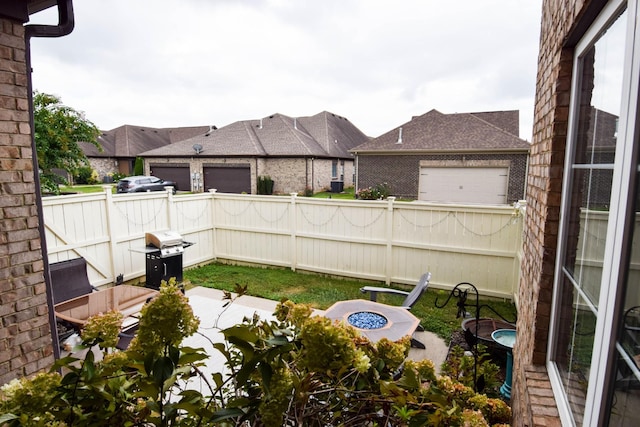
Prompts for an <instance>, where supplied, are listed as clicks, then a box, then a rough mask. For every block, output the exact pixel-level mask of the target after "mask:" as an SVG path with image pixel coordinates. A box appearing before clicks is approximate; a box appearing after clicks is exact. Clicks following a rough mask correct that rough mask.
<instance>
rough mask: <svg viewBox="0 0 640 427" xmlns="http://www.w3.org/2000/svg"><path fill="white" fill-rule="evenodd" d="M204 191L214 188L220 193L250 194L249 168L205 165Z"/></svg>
mask: <svg viewBox="0 0 640 427" xmlns="http://www.w3.org/2000/svg"><path fill="white" fill-rule="evenodd" d="M203 172H204V186H205V191H208V190H210V189H212V188H215V189H216V190H217V191H218V192H220V193H248V194H251V168H249V167H215V166H214V167H205V168H204V169H203Z"/></svg>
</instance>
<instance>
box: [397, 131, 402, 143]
mask: <svg viewBox="0 0 640 427" xmlns="http://www.w3.org/2000/svg"><path fill="white" fill-rule="evenodd" d="M396 144H402V128H400V129H399V130H398V141H397V142H396Z"/></svg>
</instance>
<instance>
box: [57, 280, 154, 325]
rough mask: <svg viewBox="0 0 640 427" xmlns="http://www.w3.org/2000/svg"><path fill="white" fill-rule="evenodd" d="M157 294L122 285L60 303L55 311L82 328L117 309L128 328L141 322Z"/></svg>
mask: <svg viewBox="0 0 640 427" xmlns="http://www.w3.org/2000/svg"><path fill="white" fill-rule="evenodd" d="M156 295H158V291H156V290H154V289H149V288H143V287H141V286H130V285H119V286H113V287H111V288H107V289H103V290H100V291H98V292H92V293H90V294H86V295H81V296H79V297H76V298H73V299H70V300H67V301H64V302H61V303H58V304H56V305H55V306H54V309H55V313H56V317H58V318H59V319H62V320H66V321H68V322H70V323H72V324H73V325H75V326H76V327H77V328H79V329H81V328H82V327H83V326H84V325H85V324H86V323H87V320H88V319H89V317H91V316H93V315H96V314H100V313H106V312H108V311H111V310H117V311H120V312H121V313H122V315H123V321H122V329H127V328H129V327H131V326H133V325H135V324H136V323H138V318H139V314H140V310H141V309H142V306H143V305H144V304H145V303H146V302H147V300H148V299H149V298H153V297H154V296H156Z"/></svg>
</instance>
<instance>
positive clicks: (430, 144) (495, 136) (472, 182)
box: [351, 110, 529, 204]
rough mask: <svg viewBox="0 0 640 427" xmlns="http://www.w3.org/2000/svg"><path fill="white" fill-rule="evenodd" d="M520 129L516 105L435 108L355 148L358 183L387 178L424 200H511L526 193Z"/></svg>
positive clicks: (400, 192) (400, 191)
mask: <svg viewBox="0 0 640 427" xmlns="http://www.w3.org/2000/svg"><path fill="white" fill-rule="evenodd" d="M518 134H519V111H517V110H510V111H492V112H482V113H455V114H444V113H441V112H439V111H437V110H431V111H429V112H427V113H425V114H423V115H421V116H416V117H413V118H412V119H411V120H410V121H409V122H406V123H404V124H402V125H401V126H399V127H396V128H394V129H392V130H390V131H388V132H386V133H384V134H383V135H380V136H379V137H377V138H373V139H372V140H370V141H367V142H365V143H363V144H361V145H359V146H357V147H355V148H354V149H352V150H351V152H352V153H354V154H355V155H356V169H357V170H356V174H357V177H356V185H357V187H358V189H364V188H367V187H376V186H377V185H379V184H382V183H386V184H387V186H388V188H389V189H390V192H391V194H392V195H394V196H397V197H403V198H409V199H418V200H424V201H433V202H448V203H450V202H458V203H492V204H493V203H496V204H505V203H506V204H512V203H514V202H516V201H518V200H522V199H523V198H524V194H525V177H526V174H527V159H528V155H529V143H528V142H527V141H525V140H522V139H520V138H519V137H518ZM480 193H486V197H485V196H480V195H479V194H480Z"/></svg>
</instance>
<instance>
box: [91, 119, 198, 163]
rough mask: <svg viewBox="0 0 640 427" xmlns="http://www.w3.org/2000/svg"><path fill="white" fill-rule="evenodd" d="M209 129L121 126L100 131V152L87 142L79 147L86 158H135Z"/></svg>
mask: <svg viewBox="0 0 640 427" xmlns="http://www.w3.org/2000/svg"><path fill="white" fill-rule="evenodd" d="M209 129H210V127H209V126H194V127H180V128H151V127H145V126H133V125H123V126H120V127H117V128H115V129H111V130H108V131H102V133H101V134H100V136H98V142H99V143H100V145H102V148H103V151H102V152H99V151H98V149H97V148H96V147H95V146H94V145H92V144H89V143H87V142H81V143H80V144H79V145H80V148H82V150H83V151H84V153H85V155H86V156H87V157H118V158H122V157H136V156H138V155H139V154H140V153H142V152H144V151H148V150H152V149H155V148H159V147H162V146H165V145H169V144H172V143H174V142H178V141H181V140H184V139H188V138H191V137H192V136H194V135H198V134H202V133H204V132H206V131H207V130H209Z"/></svg>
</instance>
